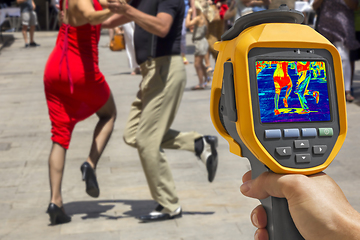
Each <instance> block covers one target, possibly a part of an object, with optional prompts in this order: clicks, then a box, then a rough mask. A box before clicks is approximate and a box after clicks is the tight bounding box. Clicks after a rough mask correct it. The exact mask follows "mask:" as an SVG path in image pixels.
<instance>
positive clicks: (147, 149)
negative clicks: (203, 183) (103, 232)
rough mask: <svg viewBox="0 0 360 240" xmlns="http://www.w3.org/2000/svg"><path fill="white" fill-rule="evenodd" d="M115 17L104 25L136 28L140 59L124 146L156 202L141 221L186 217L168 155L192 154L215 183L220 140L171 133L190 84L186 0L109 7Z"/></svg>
mask: <svg viewBox="0 0 360 240" xmlns="http://www.w3.org/2000/svg"><path fill="white" fill-rule="evenodd" d="M109 9H110V10H111V11H112V12H115V13H119V14H121V15H113V17H111V18H110V19H108V21H106V22H105V23H103V26H104V27H112V26H116V25H120V24H123V23H125V22H128V21H134V22H135V33H134V43H135V54H136V60H137V62H138V63H139V65H140V68H141V74H142V76H143V80H142V82H141V84H140V89H139V91H138V93H137V96H136V99H135V101H134V102H133V103H132V106H131V111H130V114H129V119H128V123H127V125H126V128H125V133H124V140H125V142H126V143H127V144H129V145H130V146H132V147H135V148H137V149H138V153H139V156H140V160H141V163H142V166H143V169H144V173H145V175H146V179H147V182H148V185H149V188H150V192H151V195H152V197H153V199H154V200H155V201H156V202H157V203H158V206H157V207H156V209H155V210H154V211H152V212H151V213H150V214H148V215H144V216H141V217H140V220H142V221H158V220H166V219H173V218H177V217H181V215H182V209H181V206H180V204H179V198H178V196H177V194H176V190H175V183H174V180H173V177H172V174H171V170H170V167H169V164H168V162H167V160H166V156H165V153H164V151H163V149H165V148H169V149H182V150H188V151H192V152H194V153H195V154H196V156H198V157H199V158H200V159H201V160H202V161H203V162H204V164H205V165H206V168H207V171H208V180H209V181H210V182H212V181H213V180H214V177H215V173H216V169H217V163H218V157H217V151H216V147H217V138H216V137H215V136H203V135H202V134H199V133H197V132H179V131H175V130H172V129H170V126H171V124H172V122H173V120H174V118H175V115H176V112H177V110H178V108H179V105H180V102H181V98H182V94H183V90H184V88H185V84H186V73H185V68H184V64H183V61H182V58H181V56H180V41H181V29H182V22H183V18H184V10H185V6H184V0H133V1H132V2H131V5H129V4H121V3H119V2H112V3H109Z"/></svg>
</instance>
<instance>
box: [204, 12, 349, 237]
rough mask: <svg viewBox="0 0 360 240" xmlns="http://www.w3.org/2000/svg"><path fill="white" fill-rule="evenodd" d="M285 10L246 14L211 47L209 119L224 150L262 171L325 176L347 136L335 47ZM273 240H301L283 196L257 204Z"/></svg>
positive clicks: (298, 16)
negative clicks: (261, 207) (213, 60)
mask: <svg viewBox="0 0 360 240" xmlns="http://www.w3.org/2000/svg"><path fill="white" fill-rule="evenodd" d="M303 18H304V17H303V15H302V13H300V12H298V11H294V10H290V9H289V8H288V7H287V6H286V5H282V6H280V8H279V9H275V10H266V11H262V12H256V13H252V14H249V15H245V16H243V17H241V18H239V19H238V20H237V21H235V24H234V25H233V27H232V28H231V29H229V30H228V31H227V32H225V33H224V35H223V36H222V39H221V40H222V41H220V42H217V43H215V46H214V48H215V49H216V50H217V51H219V55H218V58H217V61H216V66H215V71H214V76H213V84H212V90H211V117H212V121H213V123H214V125H215V128H216V129H217V131H218V132H219V133H220V135H222V136H223V137H224V138H225V139H226V140H227V141H228V142H229V145H230V151H231V152H232V153H234V154H236V155H239V156H243V157H247V158H248V159H249V161H250V164H251V167H252V174H253V176H252V177H253V178H255V177H257V176H258V175H260V174H261V173H263V172H265V171H272V172H275V173H281V174H287V173H298V174H305V175H311V174H315V173H318V172H321V171H323V170H324V169H325V168H326V167H327V166H328V165H329V164H330V163H331V162H332V160H333V159H334V158H335V156H336V155H337V153H338V152H339V150H340V148H341V146H342V144H343V142H344V140H345V136H346V132H347V121H346V102H345V94H344V93H345V90H344V83H343V73H342V66H341V59H340V55H339V53H338V51H337V50H336V48H335V47H334V46H333V45H332V44H331V43H330V42H329V41H328V40H327V39H326V38H325V37H323V36H322V35H320V34H319V33H317V32H316V31H315V30H314V29H312V28H311V27H309V26H306V25H302V24H301V23H302V21H303ZM261 202H262V204H263V205H264V207H265V210H266V211H267V215H268V232H269V237H270V239H271V240H297V239H303V238H302V236H301V235H300V233H299V232H298V231H297V229H296V227H295V225H294V223H293V221H292V219H291V217H290V214H289V211H288V206H287V201H286V199H279V198H274V197H270V198H267V199H264V200H261Z"/></svg>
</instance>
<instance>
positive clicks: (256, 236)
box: [254, 231, 259, 240]
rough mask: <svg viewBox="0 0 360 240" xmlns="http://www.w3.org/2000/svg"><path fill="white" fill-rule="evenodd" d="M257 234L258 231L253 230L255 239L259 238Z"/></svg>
mask: <svg viewBox="0 0 360 240" xmlns="http://www.w3.org/2000/svg"><path fill="white" fill-rule="evenodd" d="M258 234H259V232H258V231H256V232H255V235H254V239H255V240H258V239H259V238H258Z"/></svg>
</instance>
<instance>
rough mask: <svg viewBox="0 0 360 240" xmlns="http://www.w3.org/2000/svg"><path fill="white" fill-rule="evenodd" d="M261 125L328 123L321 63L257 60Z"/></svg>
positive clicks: (327, 98) (328, 116) (323, 65)
mask: <svg viewBox="0 0 360 240" xmlns="http://www.w3.org/2000/svg"><path fill="white" fill-rule="evenodd" d="M255 64H256V79H257V86H258V96H259V105H260V117H261V122H262V123H283V122H285V123H288V122H324V121H330V120H331V115H330V104H329V94H328V79H327V73H326V66H325V62H323V61H256V62H255Z"/></svg>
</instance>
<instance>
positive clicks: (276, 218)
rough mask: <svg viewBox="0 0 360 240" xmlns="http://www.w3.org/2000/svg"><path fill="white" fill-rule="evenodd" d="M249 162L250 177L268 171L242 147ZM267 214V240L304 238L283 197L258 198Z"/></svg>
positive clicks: (302, 239)
mask: <svg viewBox="0 0 360 240" xmlns="http://www.w3.org/2000/svg"><path fill="white" fill-rule="evenodd" d="M242 151H243V156H246V157H247V158H248V159H249V161H250V164H251V169H252V176H251V177H252V178H253V179H254V178H257V177H258V176H259V175H260V174H262V173H263V172H267V171H270V170H269V169H268V168H266V167H265V165H264V164H263V163H261V162H260V161H259V160H258V159H257V158H256V157H255V156H254V155H253V154H252V153H251V152H250V151H249V150H248V149H247V148H242ZM260 202H261V204H262V205H263V207H264V208H265V211H266V214H267V227H266V229H267V230H268V233H269V240H304V238H303V237H302V236H301V234H300V233H299V231H298V229H297V228H296V226H295V224H294V221H293V220H292V218H291V215H290V212H289V206H288V203H287V200H286V199H285V198H276V197H268V198H265V199H262V200H260Z"/></svg>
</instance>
